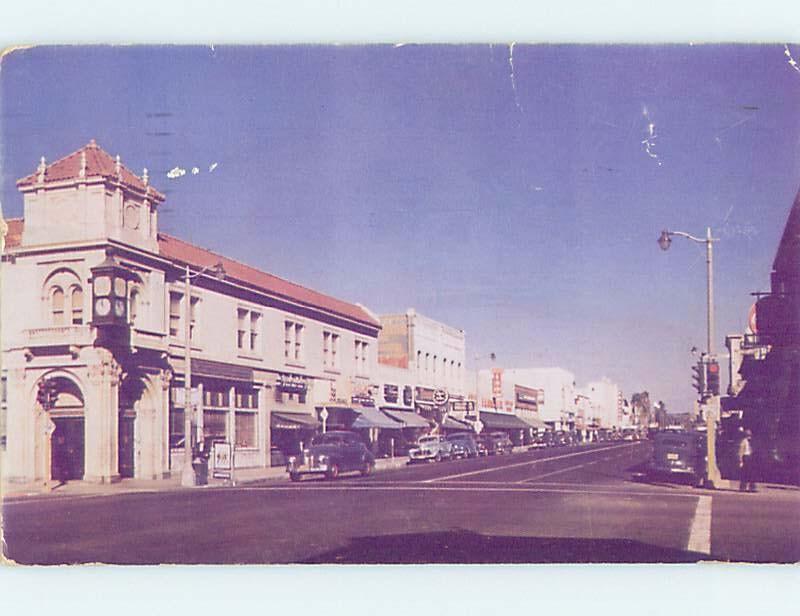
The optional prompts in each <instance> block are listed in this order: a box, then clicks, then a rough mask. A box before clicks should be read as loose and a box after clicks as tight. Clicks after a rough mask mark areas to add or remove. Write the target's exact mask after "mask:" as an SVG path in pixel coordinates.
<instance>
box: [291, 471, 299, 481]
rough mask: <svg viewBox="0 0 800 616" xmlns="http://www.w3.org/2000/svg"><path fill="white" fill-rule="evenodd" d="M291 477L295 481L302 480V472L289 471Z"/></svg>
mask: <svg viewBox="0 0 800 616" xmlns="http://www.w3.org/2000/svg"><path fill="white" fill-rule="evenodd" d="M289 479H291V480H292V481H294V482H298V481H300V473H289Z"/></svg>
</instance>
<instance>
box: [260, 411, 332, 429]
mask: <svg viewBox="0 0 800 616" xmlns="http://www.w3.org/2000/svg"><path fill="white" fill-rule="evenodd" d="M269 425H270V427H271V428H272V429H273V430H315V429H316V428H318V427H319V425H320V423H319V421H318V420H317V418H316V417H314V416H313V415H309V414H308V413H272V414H271V415H270V420H269Z"/></svg>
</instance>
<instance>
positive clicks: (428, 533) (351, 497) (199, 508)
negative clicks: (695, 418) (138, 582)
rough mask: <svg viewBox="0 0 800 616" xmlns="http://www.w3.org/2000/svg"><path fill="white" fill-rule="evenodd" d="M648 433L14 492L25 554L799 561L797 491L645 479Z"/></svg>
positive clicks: (63, 557) (13, 523)
mask: <svg viewBox="0 0 800 616" xmlns="http://www.w3.org/2000/svg"><path fill="white" fill-rule="evenodd" d="M650 448H651V445H650V443H649V442H647V441H633V442H604V443H594V444H591V445H582V446H572V447H560V448H548V449H541V450H537V451H529V452H522V453H516V454H513V455H507V456H493V457H488V458H478V459H469V460H459V461H452V462H444V463H438V464H421V465H418V466H410V467H406V468H401V469H396V470H387V471H383V472H379V473H376V474H375V475H373V476H371V477H367V478H362V477H359V476H358V475H352V476H350V475H345V476H342V477H341V478H339V479H338V480H336V481H326V480H324V479H315V478H307V479H304V480H303V481H302V482H300V483H298V484H292V483H290V482H289V481H288V480H272V481H264V482H261V483H258V484H250V485H245V486H239V487H225V488H204V489H202V488H195V489H182V490H181V489H178V490H173V491H167V492H152V493H127V494H116V495H113V496H109V495H78V496H71V495H64V496H56V495H52V496H48V497H34V498H26V499H11V500H7V501H6V502H5V503H4V505H3V516H4V520H3V526H4V533H5V542H6V555H7V557H8V558H10V559H12V560H14V561H16V562H19V563H23V564H57V563H86V562H103V563H118V564H151V563H550V562H556V563H584V562H617V563H621V562H645V563H648V562H649V563H654V562H696V561H699V560H720V561H748V562H782V563H785V562H795V561H798V560H800V532H798V531H800V515H799V514H800V492H798V491H796V490H793V489H778V488H775V487H771V488H764V489H762V490H761V491H760V492H759V493H757V494H746V493H744V494H740V493H738V492H732V491H720V490H718V491H709V490H704V489H696V488H692V487H689V486H685V485H679V484H657V485H654V484H648V483H644V482H641V481H637V480H635V479H636V477H635V473H636V472H637V470H639V469H641V466H642V464H643V462H644V461H645V460H646V459H647V457H648V455H649V452H650Z"/></svg>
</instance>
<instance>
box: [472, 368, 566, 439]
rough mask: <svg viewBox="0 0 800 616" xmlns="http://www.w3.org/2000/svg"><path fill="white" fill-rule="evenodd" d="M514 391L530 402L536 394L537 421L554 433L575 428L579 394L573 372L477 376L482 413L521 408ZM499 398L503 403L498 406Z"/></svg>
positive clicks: (520, 370) (545, 370) (486, 372)
mask: <svg viewBox="0 0 800 616" xmlns="http://www.w3.org/2000/svg"><path fill="white" fill-rule="evenodd" d="M498 383H499V385H498ZM498 387H499V389H498ZM514 387H516V388H517V390H518V391H519V392H521V393H522V395H523V396H524V398H531V397H532V396H533V392H535V395H536V405H535V408H536V417H537V419H539V420H541V421H543V422H545V423H547V424H548V425H550V426H551V427H553V428H555V429H567V428H568V427H569V426H570V425H572V427H574V423H575V418H576V414H577V413H576V402H575V401H576V393H577V390H576V387H575V375H574V374H573V373H572V372H570V371H569V370H565V369H564V368H503V369H502V370H501V369H490V370H481V371H480V372H479V374H478V388H479V398H480V400H481V409H487V410H492V409H494V408H495V405H496V404H497V408H498V410H506V411H512V410H513V409H514V408H515V406H519V405H518V404H516V403H515V401H516V399H517V395H516V393H514V394H513V395H512V391H511V389H509V388H512V389H513V388H514ZM498 392H499V394H498ZM498 395H499V400H500V402H499V403H496V401H497V399H498ZM521 416H523V415H521ZM523 419H524V416H523Z"/></svg>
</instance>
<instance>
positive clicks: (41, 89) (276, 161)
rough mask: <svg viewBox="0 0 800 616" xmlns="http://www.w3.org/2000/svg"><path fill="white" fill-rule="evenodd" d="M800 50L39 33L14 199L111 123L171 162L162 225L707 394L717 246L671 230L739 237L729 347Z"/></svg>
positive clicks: (365, 298)
mask: <svg viewBox="0 0 800 616" xmlns="http://www.w3.org/2000/svg"><path fill="white" fill-rule="evenodd" d="M790 50H791V51H792V52H793V54H794V57H795V58H797V59H798V60H800V47H798V46H792V47H790ZM787 60H788V58H787V57H786V56H785V54H784V47H783V45H768V46H688V45H681V46H672V47H664V46H659V47H633V46H605V47H604V46H596V47H586V46H526V45H516V46H514V49H513V68H514V71H513V78H512V74H511V63H510V62H509V47H508V45H494V46H489V45H476V46H413V45H406V46H402V47H394V46H391V45H386V46H370V47H358V46H354V47H311V46H295V47H260V48H254V47H251V48H246V47H240V48H236V47H220V46H218V47H216V48H214V49H211V48H210V47H192V48H175V47H150V48H135V47H120V48H80V47H76V48H37V49H31V50H26V51H21V52H17V53H14V54H13V55H12V56H10V57H7V58H6V59H5V60H4V61H3V65H2V71H0V88H2V91H1V93H2V98H1V99H0V104H2V107H1V108H0V114H1V116H0V117H1V118H2V124H1V125H0V128H1V129H2V151H1V152H0V154H1V155H2V157H1V158H0V161H1V162H2V200H3V210H4V212H5V214H6V216H19V215H21V214H22V199H21V196H20V195H19V194H18V193H17V192H16V189H15V187H14V181H15V180H16V179H17V178H19V177H22V176H23V175H26V174H28V173H31V172H32V171H33V170H34V169H35V167H36V164H37V161H38V159H39V157H40V156H42V155H44V156H46V157H47V159H48V160H53V159H55V158H57V157H60V156H63V155H65V154H67V153H69V152H72V151H74V150H75V149H77V148H78V147H80V146H81V145H83V144H84V143H86V142H88V140H89V139H91V138H95V139H97V141H98V143H99V144H100V145H101V146H102V147H104V148H105V149H106V150H108V151H109V152H110V153H111V154H112V155H113V154H117V153H119V154H120V155H121V156H122V160H123V162H124V163H125V164H126V165H128V166H129V167H130V168H132V169H133V170H135V171H141V169H142V168H143V167H145V166H146V167H148V168H149V169H150V175H151V182H152V183H153V184H154V185H155V186H156V187H158V188H159V189H161V190H162V191H164V192H166V194H167V203H166V204H165V206H164V208H163V210H162V212H163V215H162V216H161V219H160V222H161V230H162V231H166V232H168V233H172V234H175V235H178V236H180V237H183V238H186V239H189V240H191V241H194V242H196V243H198V244H200V245H203V246H206V247H209V248H212V249H214V250H217V251H220V252H223V253H225V254H227V255H230V256H231V257H234V258H237V259H240V260H242V261H245V262H247V263H250V264H252V265H255V266H258V267H260V268H263V269H266V270H268V271H271V272H273V273H275V274H277V275H280V276H283V277H286V278H289V279H291V280H293V281H296V282H299V283H301V284H305V285H307V286H310V287H313V288H316V289H319V290H321V291H325V292H328V293H330V294H333V295H335V296H338V297H341V298H343V299H347V300H351V301H357V302H361V303H364V304H366V305H368V306H369V307H371V308H372V309H373V310H374V311H375V312H378V313H382V312H395V311H402V310H404V309H405V308H407V307H410V306H413V307H415V308H416V309H417V310H418V311H420V312H422V313H424V314H427V315H430V316H431V317H434V318H436V319H440V320H442V321H444V322H446V323H449V324H451V325H454V326H457V327H461V328H463V329H465V330H466V332H467V341H468V353H469V355H470V357H472V356H473V355H474V354H475V353H480V354H484V355H485V354H488V353H489V352H495V353H496V354H497V356H498V361H497V365H501V366H508V367H527V366H555V365H559V366H562V367H565V368H568V369H570V370H572V371H573V372H575V374H576V377H577V380H578V384H579V385H582V384H585V383H586V382H587V381H589V380H592V379H596V378H600V377H602V376H608V377H609V378H611V379H613V380H615V381H616V382H618V383H619V384H620V385H621V386H622V387H623V389H624V391H625V393H626V394H627V395H630V393H631V392H633V391H639V390H642V389H647V390H649V391H650V392H651V394H652V396H653V397H654V398H655V399H663V400H664V401H666V402H667V405H668V407H669V408H670V410H672V411H683V410H687V409H688V408H689V407H690V406H691V401H692V399H693V392H692V390H691V384H690V366H691V363H692V357H691V355H690V353H689V349H690V348H691V347H692V346H693V345H696V346H698V347H703V346H704V345H705V265H704V259H703V250H702V247H701V246H699V245H697V246H696V245H694V244H692V243H690V242H687V241H683V240H680V239H676V240H675V242H674V244H673V247H672V249H671V250H670V251H669V252H667V253H662V252H661V251H660V250H659V249H658V246H657V244H656V239H657V237H658V235H659V232H660V230H661V229H662V228H664V227H670V228H673V229H679V230H684V231H688V232H690V233H694V234H696V235H701V234H703V232H704V230H705V227H706V226H709V225H710V226H711V227H712V228H713V229H714V232H715V235H718V236H719V237H720V238H721V241H720V242H719V244H718V245H717V246H716V248H715V249H716V257H717V268H716V296H717V322H718V326H717V337H716V344H717V347H718V348H719V349H722V348H723V342H724V335H725V334H726V333H729V332H737V331H741V330H742V329H743V327H744V324H745V319H746V315H747V310H748V308H749V306H750V304H751V301H752V298H751V297H750V295H749V294H750V293H751V292H753V291H757V290H763V289H766V288H768V285H769V271H770V267H771V262H772V259H773V257H774V254H775V249H776V247H777V243H778V240H779V238H780V234H781V231H782V229H783V225H784V223H785V220H786V215H787V213H788V210H789V206H790V204H791V202H792V200H793V198H794V195H795V193H796V192H797V189H798V187H799V186H800V114H798V112H797V110H798V108H799V107H800V72H798V71H797V70H793V69H792V67H791V66H790V65H789V64H788V62H787ZM651 123H652V124H653V131H652V134H653V135H654V137H652V138H650V143H651V147H650V148H649V149H650V154H648V152H647V149H646V145H647V144H644V143H642V142H643V141H644V140H647V139H648V138H649V137H650V136H651V132H650V129H649V124H651ZM212 163H217V164H218V166H217V167H216V168H215V169H214V171H213V172H209V171H208V168H209V166H210V165H211V164H212ZM659 163H661V164H659ZM175 166H181V167H184V168H187V169H191V167H193V166H197V167H198V168H199V169H200V172H199V173H198V174H197V175H192V174H191V173H188V174H187V175H185V176H183V177H181V178H178V179H174V180H170V179H167V177H166V173H167V171H168V170H169V169H171V168H173V167H175Z"/></svg>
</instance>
